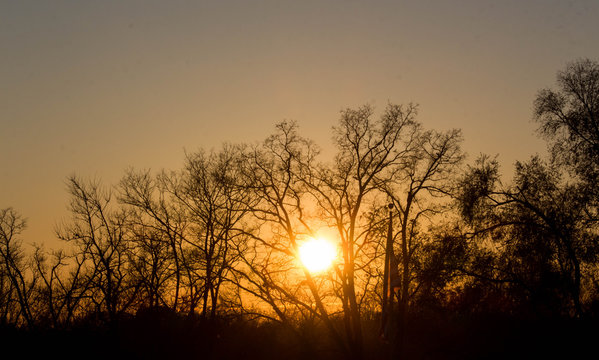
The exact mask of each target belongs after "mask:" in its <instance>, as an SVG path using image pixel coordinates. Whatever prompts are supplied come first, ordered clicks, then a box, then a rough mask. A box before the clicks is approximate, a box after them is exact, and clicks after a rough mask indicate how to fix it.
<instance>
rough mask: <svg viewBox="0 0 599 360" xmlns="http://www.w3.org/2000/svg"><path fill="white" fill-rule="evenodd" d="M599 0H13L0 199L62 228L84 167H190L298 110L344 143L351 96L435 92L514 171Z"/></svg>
mask: <svg viewBox="0 0 599 360" xmlns="http://www.w3.org/2000/svg"><path fill="white" fill-rule="evenodd" d="M597 19H599V1H596V0H592V1H591V0H589V1H549V0H547V1H500V0H495V1H486V0H469V1H449V0H447V1H349V0H348V1H326V0H322V1H251V0H246V1H122V0H118V1H116V0H115V1H108V0H103V1H95V2H92V1H50V0H41V1H28V0H19V1H11V0H0V125H1V126H0V154H1V155H0V208H5V207H8V206H13V207H15V208H16V209H17V210H18V211H19V212H20V213H22V214H23V215H24V216H25V217H27V218H28V219H29V220H28V222H29V230H27V231H26V232H25V233H24V234H23V238H24V240H25V241H26V242H37V243H46V244H48V246H50V247H54V246H55V244H57V240H55V239H54V235H53V228H54V224H55V223H56V222H58V221H60V219H61V218H62V217H64V216H66V211H65V209H66V206H67V201H68V198H67V196H66V191H65V179H66V177H67V176H69V175H71V174H74V173H75V174H78V175H81V176H83V177H88V178H89V177H96V178H100V179H102V180H103V181H104V182H106V183H114V182H116V181H118V179H119V178H120V176H121V175H122V174H123V171H124V169H126V168H127V167H128V166H134V167H137V168H152V169H155V170H159V169H162V168H167V169H176V168H179V167H180V166H181V165H182V162H183V161H182V160H183V155H184V152H183V151H184V149H187V150H190V151H193V150H195V149H197V148H200V147H204V148H211V147H218V146H220V144H221V143H222V142H225V141H229V142H238V141H248V142H253V141H257V140H260V139H262V138H264V137H265V136H267V135H268V134H270V133H271V132H272V131H273V125H274V124H275V123H276V122H278V121H281V120H283V119H294V120H297V121H298V122H299V124H300V127H301V130H302V132H303V134H304V135H305V136H307V137H310V138H312V139H314V140H315V141H316V142H317V143H319V144H320V145H321V146H322V147H323V148H324V149H325V154H326V153H327V148H328V149H329V150H328V153H329V154H330V153H331V150H330V138H331V132H330V128H331V126H332V125H334V124H335V123H336V121H337V120H338V117H339V111H340V110H341V109H342V108H346V107H357V106H360V105H362V104H365V103H371V104H373V105H374V106H376V107H377V108H378V109H379V110H380V109H382V108H383V107H384V106H385V105H386V104H387V102H389V101H390V102H394V103H407V102H415V103H418V104H420V116H419V120H420V121H421V122H423V123H424V125H425V126H427V127H429V128H435V129H439V130H441V129H449V128H461V129H462V130H463V133H464V137H465V143H464V148H465V150H466V151H467V152H468V153H469V154H470V157H469V159H470V160H472V159H473V158H474V157H475V156H476V155H477V154H478V153H481V152H483V153H488V154H499V159H500V161H501V163H502V164H503V165H504V168H503V170H504V172H509V171H511V168H512V164H513V163H514V162H515V161H516V160H526V159H527V158H528V157H529V156H530V155H532V154H535V153H540V154H543V153H544V152H545V144H544V143H543V142H542V141H541V140H539V139H538V138H536V136H535V134H534V129H535V125H534V123H532V121H531V115H532V102H533V99H534V97H535V94H536V92H537V91H538V90H539V89H541V88H544V87H548V86H553V84H554V81H555V74H556V72H557V71H558V70H559V69H562V68H563V67H564V65H565V64H566V63H567V62H568V61H572V60H575V59H577V58H581V57H588V58H591V59H595V60H597V59H599V43H598V35H599V21H598V20H597Z"/></svg>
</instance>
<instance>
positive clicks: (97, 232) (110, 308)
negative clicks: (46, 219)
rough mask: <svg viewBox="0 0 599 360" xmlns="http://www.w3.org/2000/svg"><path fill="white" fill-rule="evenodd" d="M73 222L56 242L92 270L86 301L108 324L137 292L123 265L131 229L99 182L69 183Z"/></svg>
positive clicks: (77, 180) (74, 179) (121, 212)
mask: <svg viewBox="0 0 599 360" xmlns="http://www.w3.org/2000/svg"><path fill="white" fill-rule="evenodd" d="M68 190H69V193H70V195H71V203H70V210H71V213H72V216H73V217H72V219H71V221H70V222H65V224H64V225H63V226H62V227H61V228H60V229H59V230H58V231H57V232H58V235H59V238H60V239H62V240H65V241H68V242H70V243H72V244H73V245H74V246H75V247H76V249H77V251H78V252H79V253H80V254H85V261H86V263H87V266H88V267H89V269H90V270H91V271H90V272H89V273H87V276H89V277H90V281H91V285H90V294H89V299H90V301H91V302H92V303H93V304H94V306H95V308H96V310H97V312H98V314H99V315H102V314H106V315H107V317H108V321H109V322H110V323H115V322H116V321H117V320H118V317H119V316H120V315H121V314H122V313H124V312H126V311H127V310H128V309H129V307H130V306H131V304H132V303H133V301H134V300H135V295H136V293H137V290H138V288H137V287H135V286H134V285H135V284H132V283H130V282H129V280H130V279H129V277H128V269H127V262H126V253H127V246H128V244H127V242H128V239H129V236H130V229H129V227H128V226H127V223H128V216H129V215H128V213H127V212H126V211H125V210H124V209H118V208H117V209H114V208H113V207H112V206H111V205H112V204H113V201H112V195H111V192H110V191H109V190H105V189H104V188H102V187H101V186H100V184H99V183H98V182H84V181H82V180H80V179H79V178H77V177H75V176H72V177H70V178H69V179H68Z"/></svg>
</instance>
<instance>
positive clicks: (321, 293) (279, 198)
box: [0, 59, 599, 358]
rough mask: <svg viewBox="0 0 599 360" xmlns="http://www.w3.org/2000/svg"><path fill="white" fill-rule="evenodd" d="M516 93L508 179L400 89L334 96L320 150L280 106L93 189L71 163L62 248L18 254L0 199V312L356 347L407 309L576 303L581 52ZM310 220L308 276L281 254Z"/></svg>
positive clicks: (586, 242)
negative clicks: (382, 98)
mask: <svg viewBox="0 0 599 360" xmlns="http://www.w3.org/2000/svg"><path fill="white" fill-rule="evenodd" d="M534 109H535V114H534V118H535V120H536V122H537V123H538V124H539V134H540V135H541V136H543V137H544V138H545V139H546V140H547V142H548V144H549V146H550V150H551V151H550V157H549V158H548V159H542V158H540V157H538V156H535V157H533V158H531V159H529V160H527V161H524V162H518V163H517V164H516V166H515V169H514V174H515V175H514V178H513V180H511V181H510V182H507V183H506V182H505V181H502V180H501V173H500V169H499V166H498V163H497V161H496V159H495V158H493V157H489V156H486V155H482V156H480V157H479V158H478V159H477V160H476V161H474V162H473V163H472V164H465V163H464V153H463V152H462V150H461V143H462V136H461V133H460V131H459V130H448V131H436V130H430V129H426V128H425V127H424V126H423V125H422V124H420V123H419V122H418V121H417V119H416V115H417V106H415V105H412V104H408V105H395V104H389V105H388V106H387V107H386V108H385V109H384V111H383V113H382V114H380V116H378V117H377V116H375V114H374V109H373V108H372V107H371V106H363V107H360V108H357V109H346V110H343V111H342V112H341V116H340V119H339V122H338V124H337V125H336V126H335V127H334V128H333V139H334V145H335V146H336V149H337V152H336V155H335V156H334V159H332V160H330V161H322V160H320V158H319V157H318V153H319V151H318V147H317V146H316V145H315V144H314V143H313V142H312V141H310V140H309V139H306V138H303V137H302V136H301V135H300V133H299V131H298V127H297V125H296V124H295V123H294V122H282V123H279V124H277V126H276V131H275V132H274V134H272V135H270V136H269V137H267V138H266V139H265V140H264V141H263V142H262V143H259V144H253V145H249V144H235V145H225V146H223V147H222V148H221V149H219V150H215V151H197V152H193V153H187V154H186V157H185V165H184V167H183V168H182V169H180V170H176V171H161V172H159V173H152V172H151V171H149V170H138V169H130V170H128V171H126V172H125V174H124V175H123V177H122V179H121V181H120V182H119V183H118V184H114V185H112V186H106V185H103V184H101V183H99V182H97V181H90V180H85V179H81V178H79V177H77V176H72V177H70V178H69V179H68V182H67V186H68V192H69V195H70V203H69V210H70V214H71V217H70V218H68V219H65V220H64V221H63V222H62V224H61V225H60V226H59V227H58V228H57V229H56V233H57V236H58V237H59V238H60V239H61V240H63V241H65V242H66V243H68V245H69V246H67V247H66V248H67V249H68V250H65V251H52V250H47V249H44V248H43V247H35V248H33V249H32V251H29V249H27V248H26V247H25V246H24V245H23V242H22V239H21V238H20V234H21V233H22V231H23V230H24V229H25V227H26V222H25V219H24V218H23V217H22V216H21V215H20V214H19V213H18V212H16V211H15V210H13V209H12V208H6V209H3V210H0V323H1V325H3V326H4V327H15V328H26V329H30V330H34V329H72V328H76V327H78V326H81V325H82V324H85V325H86V326H88V325H90V324H91V325H95V326H99V327H102V326H108V327H111V326H117V324H119V323H120V322H122V321H123V319H128V318H130V317H132V316H135V314H144V313H147V312H148V311H150V310H151V309H154V310H153V311H158V310H156V309H161V310H159V312H160V311H170V312H171V313H172V314H179V315H181V314H184V315H185V316H187V317H188V318H194V319H198V321H202V323H203V324H217V323H218V322H219V321H222V319H236V321H239V319H243V320H244V321H253V320H257V319H261V320H264V322H262V323H269V324H279V325H280V326H281V328H282V329H286V330H285V331H288V332H289V333H290V334H295V335H297V336H298V338H302V336H305V334H306V332H305V327H306V326H308V325H306V324H315V325H314V326H318V328H319V329H320V331H322V332H323V334H327V336H328V339H330V340H331V343H333V344H335V346H336V347H335V348H336V349H337V351H338V352H339V353H340V354H345V355H344V356H346V357H353V358H362V357H364V356H365V354H364V352H365V349H364V347H365V345H364V344H365V343H366V344H368V341H369V340H368V339H370V338H373V337H379V336H380V338H381V339H382V341H383V342H384V343H385V344H387V345H385V346H388V347H389V348H390V349H392V350H389V351H391V352H394V351H397V352H402V351H404V349H405V348H406V347H409V346H413V345H409V344H408V343H407V340H406V339H407V337H408V336H409V335H408V332H409V331H408V329H411V330H410V331H412V332H413V329H414V327H413V326H414V324H413V322H414V320H413V319H416V318H419V319H423V318H433V319H435V318H436V316H440V315H441V314H442V315H443V318H444V319H445V318H447V316H448V314H462V315H465V316H468V315H473V316H478V315H481V316H483V315H484V316H486V317H489V316H493V315H497V314H502V315H507V316H514V317H518V318H520V319H528V320H531V321H532V320H534V319H545V320H546V319H561V320H560V321H563V320H564V319H592V318H594V317H596V315H597V312H598V310H599V306H598V304H599V303H598V301H599V283H598V280H599V273H598V269H599V267H598V265H599V263H598V262H597V255H598V254H599V242H598V235H599V233H598V231H597V230H598V227H597V221H598V219H599V215H598V212H597V211H598V209H599V207H598V205H599V203H598V201H599V190H598V189H597V181H596V179H597V175H599V64H598V63H596V62H593V61H591V60H586V59H585V60H579V61H576V62H573V63H571V64H569V65H568V66H567V67H566V68H565V69H564V70H563V71H561V72H559V73H558V81H557V88H556V89H555V90H550V89H546V90H542V91H540V92H539V93H538V94H537V98H536V100H535V103H534ZM315 236H327V237H329V238H330V239H332V240H334V241H335V242H337V243H338V245H339V256H338V259H337V262H336V263H335V264H334V266H333V267H332V268H331V269H330V270H328V271H326V272H323V273H314V274H312V273H310V272H309V271H308V270H307V269H306V268H305V267H303V266H302V265H301V263H300V262H299V260H298V256H297V254H298V248H299V245H300V244H301V243H302V242H303V241H305V240H306V239H308V238H310V237H315ZM179 315H178V316H179ZM214 326H216V325H214ZM369 351H370V350H369Z"/></svg>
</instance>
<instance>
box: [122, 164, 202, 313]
mask: <svg viewBox="0 0 599 360" xmlns="http://www.w3.org/2000/svg"><path fill="white" fill-rule="evenodd" d="M178 181H179V175H178V174H176V173H167V172H161V173H159V174H158V175H156V176H155V177H153V176H152V175H151V174H150V171H149V170H145V171H134V170H133V169H129V170H127V172H126V173H125V176H124V177H123V178H122V179H121V181H120V183H119V195H118V198H119V201H120V202H121V203H123V204H126V205H129V206H130V207H131V214H130V216H129V218H128V219H129V223H130V226H131V227H132V231H133V234H134V236H133V238H132V239H133V245H134V246H133V248H132V249H130V250H131V252H130V255H131V256H132V258H131V261H132V265H133V268H134V269H135V271H136V274H137V276H138V278H139V281H141V284H142V289H143V292H144V294H145V295H147V296H148V299H147V300H148V305H149V306H169V307H171V308H172V309H173V310H178V309H179V305H180V300H179V298H180V296H181V294H180V292H181V287H182V277H183V275H184V272H185V269H187V266H186V265H185V264H184V260H183V256H184V255H183V243H184V238H185V236H186V230H187V227H188V219H187V215H186V213H185V209H183V208H182V207H181V206H180V204H179V202H178V201H177V196H176V195H175V193H176V191H177V190H176V187H177V186H178V185H177V184H178ZM173 278H174V284H173V283H172V280H173ZM189 294H191V295H189ZM188 296H192V297H193V289H188ZM190 311H193V310H190Z"/></svg>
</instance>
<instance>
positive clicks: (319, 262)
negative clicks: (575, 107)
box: [299, 238, 337, 273]
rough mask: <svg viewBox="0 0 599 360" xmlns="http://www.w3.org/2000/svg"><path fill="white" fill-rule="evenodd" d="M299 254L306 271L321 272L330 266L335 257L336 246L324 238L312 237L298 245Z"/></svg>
mask: <svg viewBox="0 0 599 360" xmlns="http://www.w3.org/2000/svg"><path fill="white" fill-rule="evenodd" d="M299 256H300V260H301V262H302V264H304V266H305V267H306V268H307V269H308V271H310V272H312V273H317V272H322V271H325V270H327V269H328V268H329V267H331V265H332V263H333V261H334V260H335V258H336V257H337V248H336V246H335V245H334V244H333V243H331V242H330V241H328V240H326V239H324V238H317V239H314V238H313V239H310V240H308V241H306V242H305V243H303V244H302V245H301V246H300V248H299Z"/></svg>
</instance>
